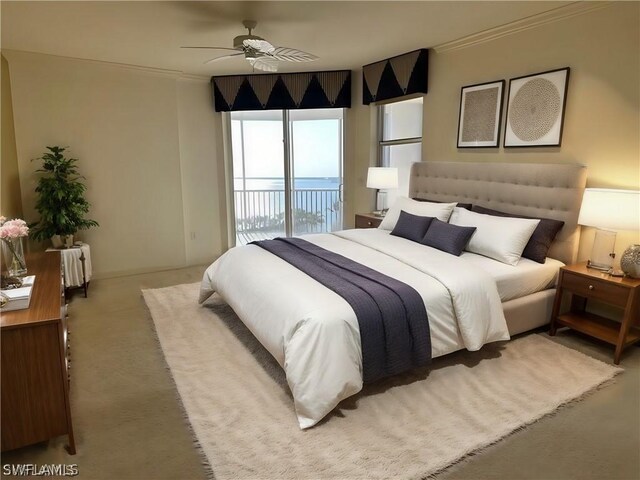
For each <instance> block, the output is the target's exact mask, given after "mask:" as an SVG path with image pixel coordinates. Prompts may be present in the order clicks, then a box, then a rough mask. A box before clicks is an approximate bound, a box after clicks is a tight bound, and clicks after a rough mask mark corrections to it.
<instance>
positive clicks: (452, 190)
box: [409, 162, 587, 264]
mask: <svg viewBox="0 0 640 480" xmlns="http://www.w3.org/2000/svg"><path fill="white" fill-rule="evenodd" d="M586 180H587V167H585V166H583V165H577V164H563V165H559V164H540V163H468V162H419V163H414V164H413V165H412V167H411V179H410V181H409V196H410V197H411V198H426V199H431V200H438V201H444V202H447V201H448V202H455V201H458V202H467V203H473V204H475V205H480V206H482V207H486V208H493V209H494V210H501V211H503V212H509V213H514V214H521V215H528V216H531V217H544V218H553V219H556V220H562V221H564V226H563V227H562V230H560V232H559V233H558V236H557V237H556V240H555V241H554V242H553V245H552V246H551V249H550V250H549V256H550V257H552V258H556V259H558V260H560V261H561V262H564V263H566V264H569V263H574V262H575V261H576V257H577V254H578V241H579V239H580V227H579V226H578V213H579V212H580V204H581V203H582V194H583V193H584V187H585V183H586Z"/></svg>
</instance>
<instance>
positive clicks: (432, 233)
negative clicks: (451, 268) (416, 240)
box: [420, 218, 476, 257]
mask: <svg viewBox="0 0 640 480" xmlns="http://www.w3.org/2000/svg"><path fill="white" fill-rule="evenodd" d="M475 231H476V227H462V226H460V225H453V224H451V223H446V222H441V221H440V220H438V219H437V218H434V219H433V221H432V222H431V225H430V226H429V229H428V230H427V233H426V234H425V236H424V238H423V239H422V242H420V243H422V244H423V245H427V246H428V247H433V248H437V249H438V250H442V251H443V252H447V253H450V254H451V255H455V256H456V257H459V256H460V254H461V253H462V251H463V250H464V247H466V246H467V243H469V239H471V235H473V233H474V232H475Z"/></svg>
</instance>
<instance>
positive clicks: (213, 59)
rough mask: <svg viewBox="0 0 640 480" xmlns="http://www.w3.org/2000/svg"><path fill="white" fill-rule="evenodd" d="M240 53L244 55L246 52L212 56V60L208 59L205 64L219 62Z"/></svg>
mask: <svg viewBox="0 0 640 480" xmlns="http://www.w3.org/2000/svg"><path fill="white" fill-rule="evenodd" d="M240 55H244V52H238V53H231V54H229V55H222V56H221V57H215V58H212V59H211V60H207V61H206V62H204V64H205V65H207V64H209V63H213V62H217V61H218V60H224V59H226V58H233V57H238V56H240Z"/></svg>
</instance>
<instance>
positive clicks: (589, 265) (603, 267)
mask: <svg viewBox="0 0 640 480" xmlns="http://www.w3.org/2000/svg"><path fill="white" fill-rule="evenodd" d="M587 268H592V269H593V270H600V271H601V272H609V271H611V270H613V268H612V266H611V265H603V264H600V263H595V262H592V261H591V260H587Z"/></svg>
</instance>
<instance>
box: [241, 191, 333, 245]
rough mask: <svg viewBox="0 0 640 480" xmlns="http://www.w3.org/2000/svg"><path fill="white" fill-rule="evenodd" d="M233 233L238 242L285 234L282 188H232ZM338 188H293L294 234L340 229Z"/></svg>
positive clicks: (283, 194) (283, 193) (283, 192)
mask: <svg viewBox="0 0 640 480" xmlns="http://www.w3.org/2000/svg"><path fill="white" fill-rule="evenodd" d="M233 193H234V200H235V210H236V234H237V236H238V242H239V243H247V242H248V241H252V240H256V239H260V238H269V237H273V236H278V235H284V232H285V225H284V219H285V201H284V200H285V198H284V196H285V191H284V190H235V191H234V192H233ZM341 206H342V204H341V202H340V191H339V190H338V189H321V188H318V189H301V190H293V192H292V205H291V208H292V210H293V212H292V217H293V234H294V235H301V234H304V233H321V232H332V231H335V230H340V229H342V212H341Z"/></svg>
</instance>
